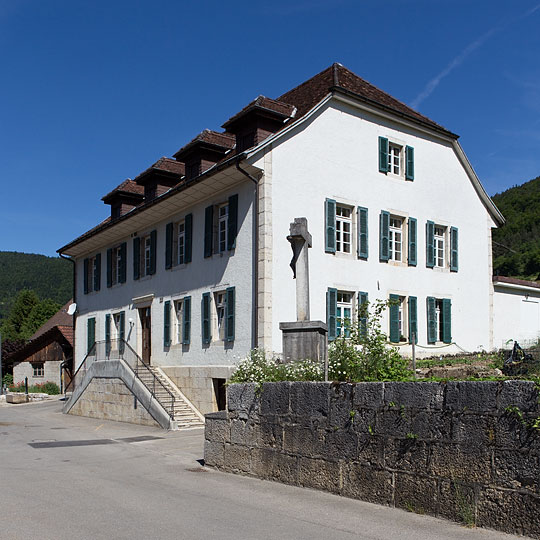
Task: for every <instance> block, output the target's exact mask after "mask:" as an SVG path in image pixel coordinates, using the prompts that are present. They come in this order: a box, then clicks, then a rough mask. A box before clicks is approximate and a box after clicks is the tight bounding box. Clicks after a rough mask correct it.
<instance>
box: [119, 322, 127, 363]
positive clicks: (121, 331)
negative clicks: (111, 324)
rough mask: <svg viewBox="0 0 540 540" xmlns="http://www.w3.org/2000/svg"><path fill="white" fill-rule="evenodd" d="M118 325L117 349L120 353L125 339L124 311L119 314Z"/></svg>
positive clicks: (122, 350)
mask: <svg viewBox="0 0 540 540" xmlns="http://www.w3.org/2000/svg"><path fill="white" fill-rule="evenodd" d="M118 315H119V318H120V320H119V322H118V324H119V326H120V329H119V332H118V334H119V335H118V337H119V338H120V343H119V344H118V350H119V352H120V354H122V353H123V352H124V342H125V339H126V313H125V311H121V312H120V313H119V314H118Z"/></svg>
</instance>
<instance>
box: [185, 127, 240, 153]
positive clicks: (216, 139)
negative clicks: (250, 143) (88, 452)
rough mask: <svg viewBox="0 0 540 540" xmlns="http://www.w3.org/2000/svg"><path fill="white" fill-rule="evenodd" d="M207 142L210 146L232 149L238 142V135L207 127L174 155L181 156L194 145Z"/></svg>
mask: <svg viewBox="0 0 540 540" xmlns="http://www.w3.org/2000/svg"><path fill="white" fill-rule="evenodd" d="M200 143H206V144H207V145H210V146H217V147H219V148H223V149H226V150H230V149H232V148H233V147H234V145H235V143H236V137H235V136H234V135H232V134H230V133H226V132H225V133H218V132H217V131H212V130H211V129H205V130H204V131H201V132H200V133H199V134H198V135H197V136H196V137H195V138H194V139H192V140H191V141H189V142H188V143H187V144H186V145H185V146H182V148H180V150H178V152H176V153H175V154H174V157H176V158H177V157H179V156H181V155H182V154H183V153H185V152H186V151H187V150H189V149H190V148H192V147H193V146H195V145H197V144H200Z"/></svg>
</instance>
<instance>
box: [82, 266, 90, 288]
mask: <svg viewBox="0 0 540 540" xmlns="http://www.w3.org/2000/svg"><path fill="white" fill-rule="evenodd" d="M89 265H90V260H89V259H84V261H83V272H84V274H83V283H84V294H88V291H89V287H90V284H89V283H88V268H89Z"/></svg>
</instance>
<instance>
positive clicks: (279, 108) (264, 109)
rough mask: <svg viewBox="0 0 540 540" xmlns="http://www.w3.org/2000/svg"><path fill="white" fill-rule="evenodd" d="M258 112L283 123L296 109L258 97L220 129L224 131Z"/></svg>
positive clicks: (292, 115)
mask: <svg viewBox="0 0 540 540" xmlns="http://www.w3.org/2000/svg"><path fill="white" fill-rule="evenodd" d="M255 111H256V112H259V113H260V114H264V115H267V116H269V117H271V118H275V119H276V120H281V121H285V120H287V119H288V118H292V117H294V116H295V113H296V107H295V106H294V105H291V104H289V103H283V102H281V101H276V100H275V99H270V98H268V97H266V96H258V97H257V98H256V99H254V100H253V101H252V102H251V103H249V104H248V105H246V106H245V107H244V108H243V109H242V110H241V111H240V112H238V113H236V114H235V115H234V116H232V117H231V118H229V119H228V120H227V121H226V122H225V123H224V124H223V125H222V126H221V127H222V128H224V129H227V128H229V127H230V126H232V125H234V124H235V123H236V122H237V121H238V120H239V119H241V118H243V117H244V116H246V115H248V114H249V113H251V112H255Z"/></svg>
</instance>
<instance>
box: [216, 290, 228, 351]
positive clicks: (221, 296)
mask: <svg viewBox="0 0 540 540" xmlns="http://www.w3.org/2000/svg"><path fill="white" fill-rule="evenodd" d="M214 302H215V306H216V326H217V335H218V339H221V340H223V339H225V324H224V321H225V304H226V299H225V292H217V293H215V294H214Z"/></svg>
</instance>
